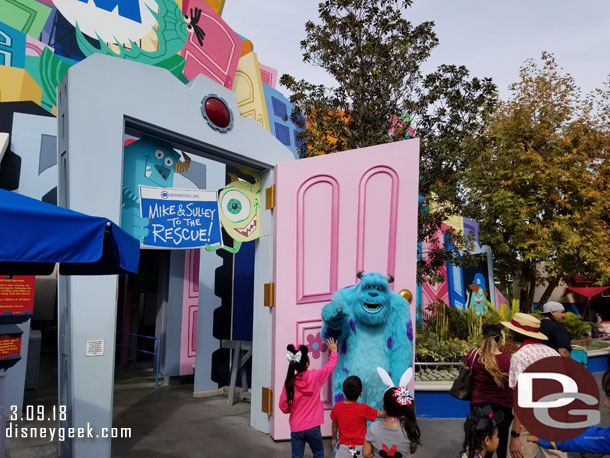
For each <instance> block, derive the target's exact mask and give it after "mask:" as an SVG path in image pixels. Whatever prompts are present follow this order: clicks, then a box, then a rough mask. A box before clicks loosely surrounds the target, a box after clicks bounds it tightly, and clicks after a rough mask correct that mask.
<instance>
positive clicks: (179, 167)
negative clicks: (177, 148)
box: [174, 151, 191, 173]
mask: <svg viewBox="0 0 610 458" xmlns="http://www.w3.org/2000/svg"><path fill="white" fill-rule="evenodd" d="M182 155H183V156H184V160H183V161H178V162H176V165H175V166H174V172H176V173H181V172H186V171H188V169H190V168H191V158H190V157H189V155H188V154H186V153H185V152H184V151H183V152H182Z"/></svg>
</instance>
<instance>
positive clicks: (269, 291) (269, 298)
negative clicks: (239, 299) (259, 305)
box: [263, 282, 275, 308]
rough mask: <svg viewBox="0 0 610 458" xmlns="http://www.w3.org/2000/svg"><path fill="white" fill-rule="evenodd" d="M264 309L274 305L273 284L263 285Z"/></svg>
mask: <svg viewBox="0 0 610 458" xmlns="http://www.w3.org/2000/svg"><path fill="white" fill-rule="evenodd" d="M263 305H264V306H265V307H269V308H271V307H273V306H274V305H275V283H273V282H271V283H265V299H264V301H263Z"/></svg>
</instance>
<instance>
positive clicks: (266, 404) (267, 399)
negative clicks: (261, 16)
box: [261, 386, 273, 416]
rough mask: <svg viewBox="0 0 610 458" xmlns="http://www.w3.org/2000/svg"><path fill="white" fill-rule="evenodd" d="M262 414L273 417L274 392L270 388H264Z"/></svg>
mask: <svg viewBox="0 0 610 458" xmlns="http://www.w3.org/2000/svg"><path fill="white" fill-rule="evenodd" d="M261 412H265V413H266V414H267V415H269V416H271V415H272V414H273V390H272V389H271V388H269V387H266V386H264V387H263V400H262V402H261Z"/></svg>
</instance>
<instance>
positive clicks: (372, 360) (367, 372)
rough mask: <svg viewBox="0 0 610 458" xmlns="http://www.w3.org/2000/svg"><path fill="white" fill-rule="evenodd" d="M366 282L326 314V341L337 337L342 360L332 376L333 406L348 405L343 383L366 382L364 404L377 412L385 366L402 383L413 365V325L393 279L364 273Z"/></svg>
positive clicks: (340, 295) (339, 297) (342, 294)
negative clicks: (350, 379)
mask: <svg viewBox="0 0 610 458" xmlns="http://www.w3.org/2000/svg"><path fill="white" fill-rule="evenodd" d="M358 278H359V279H360V283H357V284H356V285H354V286H350V287H347V288H343V289H340V290H339V291H337V292H336V293H335V295H334V296H333V300H332V301H331V302H330V303H329V304H326V305H325V306H324V308H323V309H322V319H323V321H324V326H323V331H322V332H323V335H324V338H325V339H326V338H328V337H335V338H336V339H337V343H338V346H339V359H338V362H337V367H336V368H335V370H334V372H333V375H332V388H333V401H334V403H336V402H340V401H343V400H344V399H345V397H344V395H343V382H344V381H345V379H346V378H347V377H349V376H350V375H357V376H358V377H360V379H361V380H362V386H363V388H362V396H363V402H365V403H367V404H369V405H370V406H372V407H375V408H377V409H379V408H381V399H382V397H383V392H384V391H385V389H386V387H385V386H384V384H383V383H382V382H381V380H380V379H379V375H378V371H377V368H378V367H381V368H382V369H383V370H384V371H385V372H387V373H388V374H389V375H390V377H394V378H400V376H401V375H402V374H404V373H405V371H406V370H407V369H409V368H410V367H412V362H413V325H412V322H411V313H410V311H409V303H408V302H407V301H406V300H405V299H404V298H403V297H402V296H401V295H399V294H398V293H395V292H394V291H392V290H391V289H390V287H389V282H393V281H394V278H393V277H392V276H390V275H389V276H388V277H386V276H384V275H382V274H379V273H375V272H373V273H367V274H364V273H363V272H358Z"/></svg>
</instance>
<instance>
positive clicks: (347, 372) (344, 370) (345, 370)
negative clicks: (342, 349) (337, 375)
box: [343, 367, 349, 375]
mask: <svg viewBox="0 0 610 458" xmlns="http://www.w3.org/2000/svg"><path fill="white" fill-rule="evenodd" d="M343 372H345V373H346V374H348V375H349V369H348V368H346V367H344V368H343Z"/></svg>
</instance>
